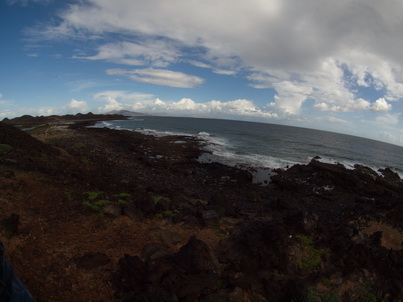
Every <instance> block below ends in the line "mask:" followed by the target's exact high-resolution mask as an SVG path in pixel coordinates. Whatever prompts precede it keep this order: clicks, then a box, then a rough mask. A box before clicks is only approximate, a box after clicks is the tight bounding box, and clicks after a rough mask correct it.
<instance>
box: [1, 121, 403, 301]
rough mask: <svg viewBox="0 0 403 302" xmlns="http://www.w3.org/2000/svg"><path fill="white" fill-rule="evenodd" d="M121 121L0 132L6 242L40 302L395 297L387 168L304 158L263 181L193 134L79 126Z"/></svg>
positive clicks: (395, 192) (402, 273)
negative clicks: (208, 158) (209, 157)
mask: <svg viewBox="0 0 403 302" xmlns="http://www.w3.org/2000/svg"><path fill="white" fill-rule="evenodd" d="M123 118H125V117H123V116H116V115H109V116H102V115H94V114H87V115H78V116H77V115H76V116H62V117H59V116H52V117H30V116H24V117H21V118H17V119H12V120H4V121H3V122H2V123H0V207H1V211H0V231H1V240H2V241H3V243H4V245H5V248H6V257H7V258H8V259H10V260H11V262H12V263H13V265H14V267H15V270H16V272H17V274H18V275H19V276H20V278H21V279H22V281H23V282H24V284H25V285H26V286H27V287H28V288H29V290H30V291H31V293H32V295H33V296H34V298H35V299H36V300H37V301H200V302H201V301H226V302H238V301H239V302H241V301H262V302H263V301H402V300H403V290H402V281H403V280H402V278H403V245H402V244H403V183H402V180H401V179H400V178H399V176H398V175H397V174H396V173H394V172H393V171H392V170H390V169H389V168H387V167H385V169H382V170H379V171H373V170H371V169H370V168H368V167H364V166H358V165H357V166H355V169H347V168H346V167H344V166H343V165H341V164H327V163H322V162H320V160H319V159H318V158H313V159H312V160H311V162H310V163H309V164H307V165H295V166H292V167H290V168H289V169H287V170H277V171H276V173H277V174H276V175H275V176H272V177H271V182H270V183H269V184H267V185H264V186H263V185H259V184H256V183H254V182H253V181H252V179H253V175H252V171H247V170H241V169H237V168H235V167H229V166H225V165H222V164H219V163H201V162H199V161H197V159H198V157H199V156H200V155H201V154H202V152H205V151H202V150H201V148H200V143H201V141H199V140H198V139H196V138H192V137H186V136H181V137H178V136H167V137H160V138H158V137H154V136H147V135H143V134H140V133H137V132H132V131H125V130H112V129H107V128H88V127H86V126H88V125H91V124H93V123H95V121H99V120H108V119H109V120H110V119H123ZM18 128H19V129H18ZM28 128H29V130H27V129H28ZM21 129H25V130H24V131H23V130H21Z"/></svg>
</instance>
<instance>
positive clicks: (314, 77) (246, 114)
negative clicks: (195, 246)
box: [0, 0, 403, 145]
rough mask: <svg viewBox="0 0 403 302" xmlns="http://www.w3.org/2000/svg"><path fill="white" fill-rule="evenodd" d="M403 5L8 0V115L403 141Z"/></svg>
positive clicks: (2, 59)
mask: <svg viewBox="0 0 403 302" xmlns="http://www.w3.org/2000/svg"><path fill="white" fill-rule="evenodd" d="M402 12H403V1H401V0H385V1H379V0H376V1H375V0H338V1H334V0H331V1H330V0H321V1H317V0H248V1H243V0H220V1H217V0H203V1H200V0H170V1H166V0H147V1H144V0H114V1H110V0H77V1H56V0H0V39H1V43H0V64H1V65H0V66H1V68H0V119H2V118H4V117H8V118H11V117H14V116H20V115H23V114H31V115H48V114H64V113H77V112H88V111H92V112H93V113H102V112H107V111H110V110H116V109H127V110H133V111H139V112H145V113H151V114H164V115H173V116H195V117H214V118H230V119H240V120H251V121H260V122H267V123H276V124H286V125H295V126H301V127H307V128H316V129H323V130H330V131H336V132H341V133H347V134H352V135H358V136H364V137H369V138H374V139H378V140H383V141H387V142H391V143H395V144H399V145H403V130H402V129H403V122H402V119H403V117H402V116H401V113H402V112H403V51H402V49H403V17H402Z"/></svg>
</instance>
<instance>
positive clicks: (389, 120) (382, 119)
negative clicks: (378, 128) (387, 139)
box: [375, 113, 400, 125]
mask: <svg viewBox="0 0 403 302" xmlns="http://www.w3.org/2000/svg"><path fill="white" fill-rule="evenodd" d="M399 116H400V113H395V114H392V113H387V114H384V115H381V116H377V117H376V119H375V120H376V123H378V124H381V125H397V124H399Z"/></svg>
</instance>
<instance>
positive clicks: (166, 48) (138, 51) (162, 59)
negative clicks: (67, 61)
mask: <svg viewBox="0 0 403 302" xmlns="http://www.w3.org/2000/svg"><path fill="white" fill-rule="evenodd" d="M179 55H180V52H179V50H178V48H177V47H176V45H175V44H173V43H172V42H171V43H168V42H167V41H164V40H156V39H148V40H146V41H142V42H141V43H140V42H139V43H133V42H117V43H108V44H104V45H102V46H100V47H99V48H98V54H96V55H94V56H75V57H74V58H78V59H86V60H105V61H109V62H113V63H118V64H124V65H151V66H155V67H166V66H168V65H169V64H171V63H174V62H175V61H176V60H177V58H178V57H179Z"/></svg>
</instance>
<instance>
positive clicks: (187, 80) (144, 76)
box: [106, 68, 204, 88]
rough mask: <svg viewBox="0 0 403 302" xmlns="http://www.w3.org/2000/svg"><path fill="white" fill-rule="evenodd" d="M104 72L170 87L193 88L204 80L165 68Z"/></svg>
mask: <svg viewBox="0 0 403 302" xmlns="http://www.w3.org/2000/svg"><path fill="white" fill-rule="evenodd" d="M106 73H107V74H109V75H125V76H128V77H129V78H130V79H132V80H134V81H138V82H142V83H147V84H155V85H164V86H170V87H182V88H193V87H196V86H199V85H201V84H203V82H204V79H202V78H200V77H197V76H194V75H189V74H186V73H183V72H179V71H172V70H167V69H156V68H144V69H131V70H127V69H108V70H107V71H106Z"/></svg>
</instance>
